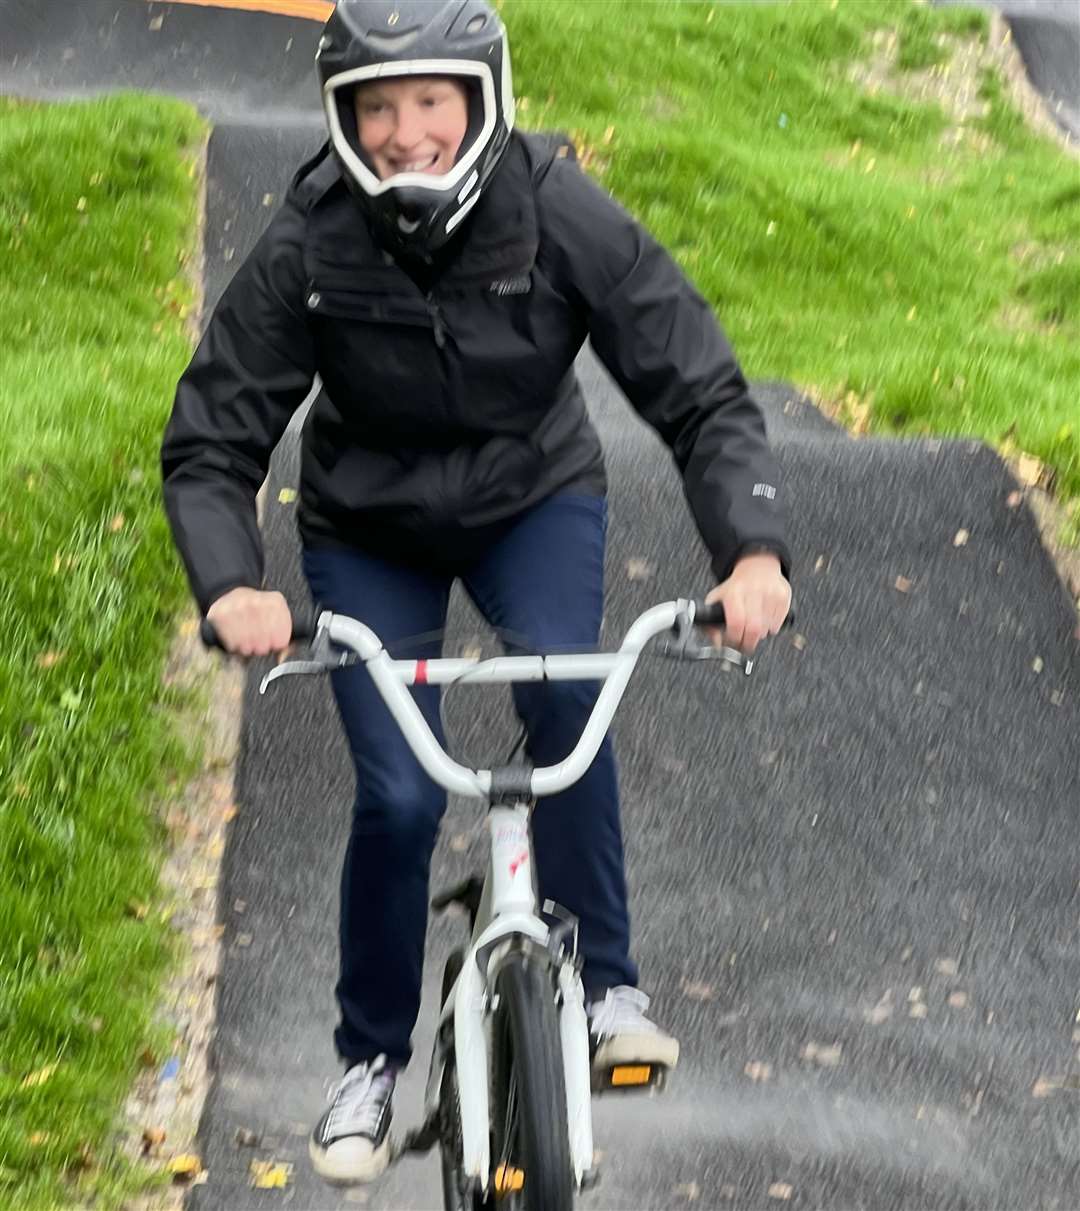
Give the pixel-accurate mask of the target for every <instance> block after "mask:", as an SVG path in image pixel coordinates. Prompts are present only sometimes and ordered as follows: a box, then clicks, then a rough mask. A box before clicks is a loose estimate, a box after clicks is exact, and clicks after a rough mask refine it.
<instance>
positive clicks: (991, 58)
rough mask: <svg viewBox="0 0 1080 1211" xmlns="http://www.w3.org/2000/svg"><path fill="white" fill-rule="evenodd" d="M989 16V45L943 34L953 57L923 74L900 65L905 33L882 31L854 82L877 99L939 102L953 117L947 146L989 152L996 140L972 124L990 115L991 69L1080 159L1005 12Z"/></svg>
mask: <svg viewBox="0 0 1080 1211" xmlns="http://www.w3.org/2000/svg"><path fill="white" fill-rule="evenodd" d="M989 17H990V32H989V35H988V36H987V39H986V42H985V43H983V42H982V40H981V39H980V38H979V37H978V36H976V35H972V36H970V37H966V38H965V37H960V36H959V35H955V34H939V35H938V37H937V39H936V40H937V43H938V45H939V46H941V47H942V48H943V49H944V50H945V51H947V52H948V58H947V59H946V60H945V61H944V62H943V63H938V64H936V65H935V66H933V67H928V68H925V69H923V70H921V71H902V70H901V69H900V68H899V67H898V66H897V59H898V56H899V51H900V39H899V35H898V34H897V33H896V31H895V30H878V31H877V32H876V33H875V34H874V35H873V38H872V52H871V54H870V57H869V58H868V59H867V60H866V61H865V62H861V63H856V64H853V65H852V66H851V68H850V70H849V72H848V79H849V80H851V81H852V82H853V83H856V84H859V85H861V86H862V87H863V88H865V89H866V90H867V91H868V92H869V93H871V94H872V95H873V94H876V93H878V92H887V93H890V94H892V95H893V96H898V97H903V98H905V99H906V100H909V101H917V102H923V103H926V102H935V103H937V104H938V105H940V106H941V108H942V109H943V110H944V111H945V113H946V114H948V115H949V116H950V117H951V118H952V123H951V124H950V125H949V127H948V128H947V129H946V130H945V131H944V132H943V133H942V136H941V142H942V145H943V146H944V147H960V146H966V147H969V148H972V149H973V150H976V151H979V152H982V153H984V154H985V153H987V152H989V151H990V150H991V149H992V148H993V147H994V141H993V139H992V138H991V137H990V136H989V135H987V134H986V133H985V132H984V131H979V130H976V129H975V128H973V127H972V126H970V125H969V123H970V122H971V121H972V120H973V119H978V118H981V117H985V116H986V114H987V113H988V112H989V106H988V104H987V103H986V102H985V101H983V100H981V99H980V97H979V87H980V84H981V74H982V72H983V71H984V70H987V69H989V70H993V71H996V72H997V73H998V76H999V78H1000V79H1001V81H1002V84H1003V85H1004V88H1005V92H1006V95H1007V96H1008V99H1009V101H1010V102H1011V103H1012V105H1013V106H1014V107H1015V108H1016V109H1017V111H1018V112H1019V113H1020V114H1021V115H1022V116H1023V118H1024V121H1025V123H1026V124H1027V126H1028V127H1029V129H1031V130H1033V131H1035V132H1036V133H1037V134H1040V135H1043V136H1044V137H1045V138H1048V139H1052V140H1053V141H1054V142H1055V143H1057V144H1058V146H1060V147H1061V148H1062V149H1063V150H1064V151H1066V152H1067V153H1068V154H1069V155H1071V156H1074V157H1077V158H1080V143H1078V142H1077V141H1076V140H1075V139H1073V138H1071V137H1070V135H1069V134H1068V133H1067V132H1066V131H1064V130H1062V129H1061V127H1060V126H1058V124H1057V122H1055V121H1054V118H1053V116H1052V115H1051V112H1050V109H1049V107H1048V105H1047V103H1046V101H1045V100H1044V99H1043V97H1042V96H1041V94H1040V93H1039V92H1038V90H1037V89H1035V88H1034V87H1033V86H1032V84H1031V81H1030V80H1029V79H1028V76H1027V72H1026V70H1025V69H1024V62H1023V60H1022V59H1021V57H1020V53H1019V51H1017V49H1016V47H1015V46H1014V44H1013V41H1012V32H1011V31H1010V29H1009V27H1008V25H1007V24H1006V23H1005V21H1004V19H1003V18H1002V16H1001V14H1000V13H997V12H993V13H990V14H989Z"/></svg>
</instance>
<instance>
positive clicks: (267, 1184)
mask: <svg viewBox="0 0 1080 1211" xmlns="http://www.w3.org/2000/svg"><path fill="white" fill-rule="evenodd" d="M292 1172H293V1167H292V1165H286V1164H279V1163H278V1162H277V1161H252V1162H251V1184H252V1185H253V1186H254V1187H255V1189H256V1190H284V1189H285V1187H286V1186H287V1185H288V1184H289V1179H290V1178H291V1177H292Z"/></svg>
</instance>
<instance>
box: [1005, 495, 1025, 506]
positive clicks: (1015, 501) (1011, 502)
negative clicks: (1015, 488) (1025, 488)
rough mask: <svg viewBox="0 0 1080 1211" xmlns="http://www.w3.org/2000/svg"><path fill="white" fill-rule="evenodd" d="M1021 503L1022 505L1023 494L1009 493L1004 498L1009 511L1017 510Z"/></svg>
mask: <svg viewBox="0 0 1080 1211" xmlns="http://www.w3.org/2000/svg"><path fill="white" fill-rule="evenodd" d="M1023 503H1024V494H1023V492H1010V493H1009V495H1008V496H1006V497H1005V504H1006V505H1007V506H1008V507H1009V508H1010V509H1018V508H1019V507H1020V506H1021V505H1022V504H1023Z"/></svg>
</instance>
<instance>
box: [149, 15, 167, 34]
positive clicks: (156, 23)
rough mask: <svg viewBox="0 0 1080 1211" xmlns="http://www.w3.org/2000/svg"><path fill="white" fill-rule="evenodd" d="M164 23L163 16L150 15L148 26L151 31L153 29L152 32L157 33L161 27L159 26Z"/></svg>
mask: <svg viewBox="0 0 1080 1211" xmlns="http://www.w3.org/2000/svg"><path fill="white" fill-rule="evenodd" d="M164 24H165V18H164V17H151V18H150V28H151V30H153V31H154V33H157V31H158V30H159V29H161V27H162V26H163V25H164Z"/></svg>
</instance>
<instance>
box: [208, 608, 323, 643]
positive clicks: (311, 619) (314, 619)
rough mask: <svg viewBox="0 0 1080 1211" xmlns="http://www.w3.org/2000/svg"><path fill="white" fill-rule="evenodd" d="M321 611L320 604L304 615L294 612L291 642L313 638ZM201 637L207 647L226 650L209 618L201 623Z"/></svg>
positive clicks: (300, 641)
mask: <svg viewBox="0 0 1080 1211" xmlns="http://www.w3.org/2000/svg"><path fill="white" fill-rule="evenodd" d="M321 613H322V610H321V608H320V607H319V606H316V607H315V609H314V610H312V611H311V612H310V613H306V614H304V615H301V614H300V613H299V612H296V613H294V614H293V616H292V639H291V640H290V641H289V642H290V643H304V642H306V641H307V640H310V639H313V638H314V637H315V628H316V626H317V625H318V622H319V615H320V614H321ZM199 638H200V639H201V640H202V641H203V644H204V645H205V646H206V647H208V648H217V649H218V650H219V651H221V652H224V651H225V646H224V645H223V644H222V642H221V640H220V639H219V638H218V633H217V631H215V630H214V624H213V623H212V622H211V621H210V619H209V618H204V619H203V620H202V621H201V622H200V623H199Z"/></svg>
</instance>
